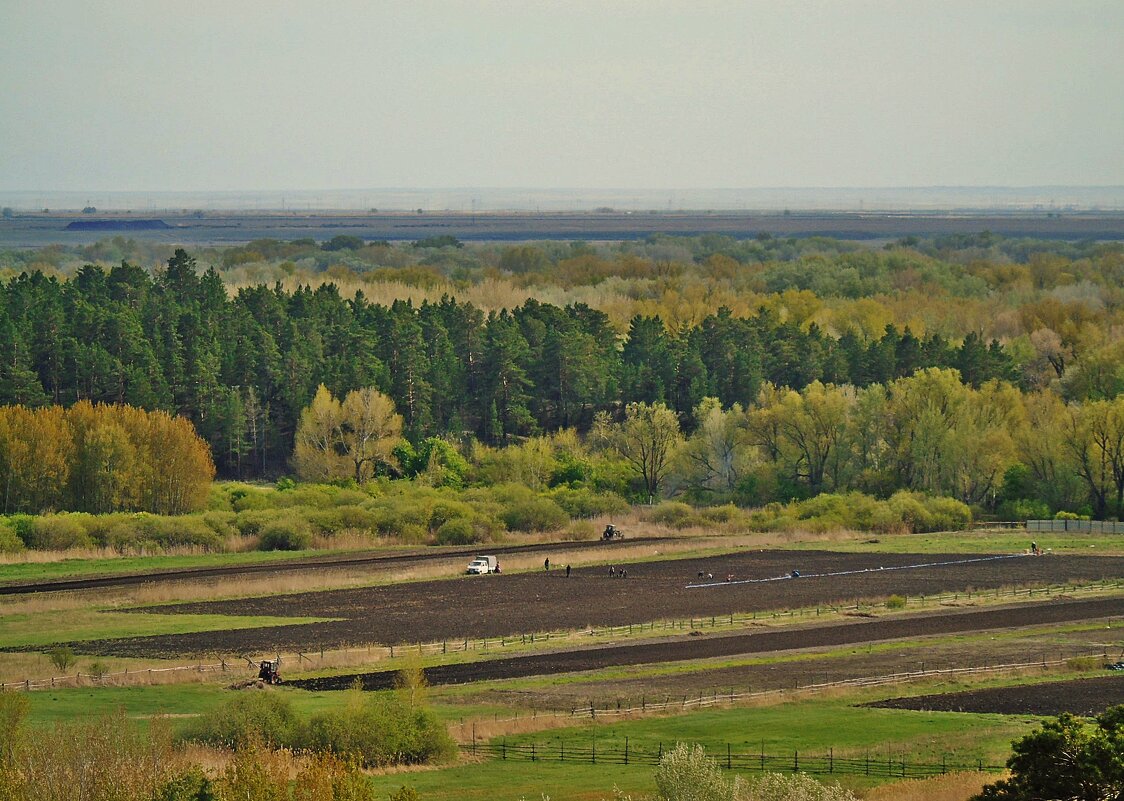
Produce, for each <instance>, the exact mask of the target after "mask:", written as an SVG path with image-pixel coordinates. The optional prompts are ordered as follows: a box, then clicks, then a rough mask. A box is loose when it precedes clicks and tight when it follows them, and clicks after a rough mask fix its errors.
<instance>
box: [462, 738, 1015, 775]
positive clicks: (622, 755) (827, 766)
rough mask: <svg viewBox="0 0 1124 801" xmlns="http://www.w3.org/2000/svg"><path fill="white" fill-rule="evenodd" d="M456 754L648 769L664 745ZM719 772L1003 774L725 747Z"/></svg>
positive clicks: (968, 765) (949, 765)
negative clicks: (737, 749)
mask: <svg viewBox="0 0 1124 801" xmlns="http://www.w3.org/2000/svg"><path fill="white" fill-rule="evenodd" d="M460 749H461V752H462V753H463V754H465V755H466V756H469V755H471V756H476V757H479V756H484V757H490V758H491V759H492V760H493V761H505V760H513V761H524V762H566V761H567V760H568V761H570V762H577V763H580V764H589V765H597V764H602V765H647V766H652V767H655V766H657V765H659V764H660V760H661V759H662V758H663V754H664V749H663V743H659V745H658V748H657V750H655V751H653V750H652V749H651V748H648V749H641V748H634V747H630V745H629V743H628V738H627V737H626V738H625V744H624V746H623V747H620V746H618V747H616V748H611V747H610V748H605V747H602V748H601V749H598V748H597V744H596V741H594V743H593V744H592V745H591V746H589V747H586V748H581V747H577V748H575V747H573V746H571V747H570V748H567V747H566V743H565V741H564V740H563V741H560V742H559V743H558V744H557V745H547V744H545V743H540V742H530V743H526V742H521V743H511V744H509V743H507V742H506V741H501V742H499V743H496V742H488V743H466V744H463V745H461V746H460ZM711 758H712V759H713V760H714V762H716V763H717V764H718V765H719V766H720V767H722V768H724V769H726V770H739V771H757V772H760V773H764V772H766V771H771V772H774V773H812V774H818V775H831V774H840V775H845V776H846V775H850V776H863V775H865V776H876V777H883V778H898V779H923V778H928V777H931V776H943V775H945V774H948V773H957V772H962V771H976V772H978V773H985V772H986V773H1001V772H1003V771H1005V770H1006V769H1007V768H1006V766H1004V765H992V764H987V763H985V762H984V761H983V760H982V759H980V760H976V761H975V762H949V761H947V760H942V761H940V762H916V761H910V760H909V759H908V758H907V757H905V756H904V755H903V756H900V757H898V758H894V757H887V758H886V759H881V758H874V759H872V758H871V757H870V756H869V755H867V756H865V757H837V756H835V749H834V748H829V749H828V752H827V753H826V754H823V755H821V756H808V755H807V753H805V754H804V755H803V756H802V755H801V754H800V751H799V749H796V750H793V752H792V754H791V755H787V754H786V755H784V756H780V755H776V754H766V753H765V752H764V751H761V752H759V753H750V752H738V751H734V750H733V749H732V747H731V746H730V744H729V743H726V750H725V753H724V754H723V753H722V752H721V751H719V752H718V753H717V754H716V755H712V757H711Z"/></svg>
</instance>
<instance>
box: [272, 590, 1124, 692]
mask: <svg viewBox="0 0 1124 801" xmlns="http://www.w3.org/2000/svg"><path fill="white" fill-rule="evenodd" d="M1121 615H1124V600H1121V599H1116V598H1113V599H1103V600H1091V601H1069V602H1066V601H1061V602H1057V601H1055V602H1050V603H1041V604H1023V605H1022V606H1021V607H1019V608H1016V609H1011V608H999V609H986V610H980V611H970V612H957V613H953V614H935V615H925V616H921V617H908V618H898V619H884V620H874V621H867V622H861V623H846V624H835V625H827V626H817V627H808V628H793V629H784V630H777V631H764V632H759V633H753V634H742V635H736V636H727V637H697V638H692V639H690V640H685V639H680V640H676V641H667V642H649V643H641V644H636V645H620V646H609V647H601V648H588V649H583V650H574V651H559V652H554V653H545V654H534V655H529V656H516V657H505V658H499V659H490V660H485V661H479V662H467V663H460V664H450V665H437V666H433V667H428V668H425V669H424V670H425V676H426V678H427V680H428V681H429V683H430V684H432V685H440V684H461V683H467V682H474V681H485V680H491V679H502V678H518V677H525V676H540V675H547V674H557V673H568V672H571V671H589V670H597V669H600V668H604V667H610V666H620V665H638V664H650V663H663V662H675V661H685V660H696V659H707V658H715V657H728V656H736V655H743V654H753V653H772V652H780V651H790V650H793V649H801V648H812V647H821V646H840V645H853V644H863V643H870V642H878V641H883V640H892V639H899V638H910V637H918V636H925V635H936V634H954V633H961V632H973V631H979V630H983V629H1000V628H1008V627H1011V626H1018V625H1020V624H1023V623H1025V622H1026V620H1027V619H1028V618H1032V619H1033V620H1034V622H1035V623H1036V624H1043V623H1060V622H1069V621H1075V620H1088V619H1089V618H1099V617H1119V616H1121ZM395 676H396V673H395V672H393V671H378V672H370V673H357V674H350V675H338V676H325V677H320V678H312V679H307V680H299V681H295V682H293V685H294V686H297V687H301V688H304V689H310V690H328V689H345V688H347V687H349V686H351V685H352V683H354V682H355V681H356V680H358V681H359V682H360V683H361V684H362V686H363V688H364V689H384V688H387V687H391V686H393V683H394V680H395Z"/></svg>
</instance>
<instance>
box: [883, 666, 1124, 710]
mask: <svg viewBox="0 0 1124 801" xmlns="http://www.w3.org/2000/svg"><path fill="white" fill-rule="evenodd" d="M1116 704H1124V674H1122V675H1119V676H1104V677H1100V678H1095V679H1076V680H1074V681H1051V682H1043V683H1040V684H1023V685H1019V686H1017V687H995V688H992V689H989V690H971V691H968V692H960V693H944V694H942V695H918V696H915V697H913V698H891V699H889V700H888V701H879V702H878V703H875V704H870V706H879V707H887V708H889V709H917V710H922V711H926V712H998V713H999V714H1002V715H1058V714H1061V713H1062V712H1069V713H1072V714H1074V715H1086V716H1092V715H1098V714H1100V713H1101V712H1103V711H1104V710H1105V709H1106V708H1107V707H1110V706H1114V705H1116Z"/></svg>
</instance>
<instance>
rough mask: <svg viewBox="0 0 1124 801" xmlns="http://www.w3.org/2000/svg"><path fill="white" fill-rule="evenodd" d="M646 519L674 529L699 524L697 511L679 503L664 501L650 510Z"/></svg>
mask: <svg viewBox="0 0 1124 801" xmlns="http://www.w3.org/2000/svg"><path fill="white" fill-rule="evenodd" d="M645 518H646V519H647V520H648V521H650V522H652V523H659V524H661V525H664V526H671V527H672V528H689V527H690V526H694V525H697V524H698V518H697V517H696V516H695V510H694V509H692V508H691V507H690V506H688V505H687V504H685V503H681V502H679V501H664V502H663V503H661V504H660V505H659V506H657V507H655V508H654V509H651V510H649V511H648V513H647V514H646V515H645Z"/></svg>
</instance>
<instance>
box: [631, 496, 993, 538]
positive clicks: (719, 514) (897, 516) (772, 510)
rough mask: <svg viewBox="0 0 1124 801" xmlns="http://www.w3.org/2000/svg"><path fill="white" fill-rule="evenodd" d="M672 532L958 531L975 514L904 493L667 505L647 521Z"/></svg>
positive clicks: (949, 503) (949, 500) (942, 500)
mask: <svg viewBox="0 0 1124 801" xmlns="http://www.w3.org/2000/svg"><path fill="white" fill-rule="evenodd" d="M645 517H646V519H647V520H649V521H650V522H653V523H658V524H661V525H665V526H669V527H671V528H678V529H684V528H722V529H724V530H734V531H794V530H799V531H812V532H824V531H837V530H847V529H850V530H856V531H873V532H881V533H904V532H923V531H956V530H960V529H964V528H967V527H968V524H969V523H971V522H972V512H971V509H969V508H968V506H967V505H965V504H963V503H961V502H960V501H957V500H955V499H953V498H935V497H931V496H928V495H924V494H922V493H917V492H907V491H905V490H902V491H900V492H896V493H894V494H893V495H892V496H890V497H889V498H888V499H886V500H879V499H877V498H872V497H871V496H869V495H864V494H862V493H859V492H849V493H847V494H843V495H836V494H832V493H824V494H822V495H817V496H816V497H814V498H809V499H808V500H806V501H797V502H794V503H789V504H781V503H771V504H768V505H766V506H764V507H761V508H759V509H749V510H743V509H739V508H737V507H735V506H732V505H727V506H711V507H703V508H695V507H692V506H688V505H687V504H685V503H677V502H665V503H661V504H660V505H659V506H656V507H655V508H653V509H652V510H651V511H650V512H648V513H647V515H646V516H645Z"/></svg>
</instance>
